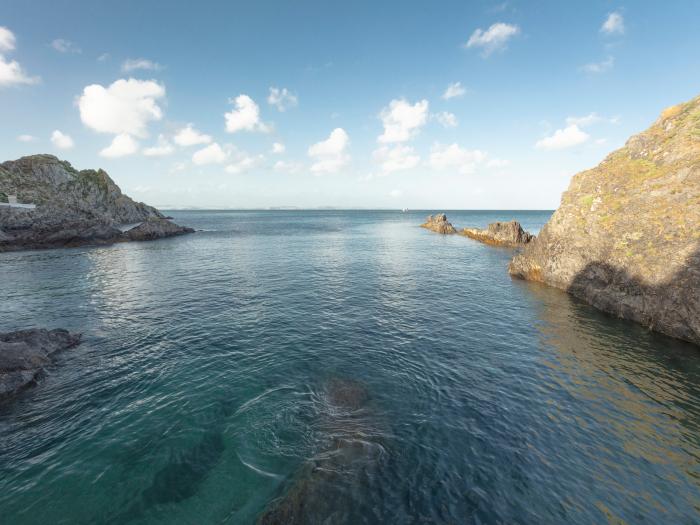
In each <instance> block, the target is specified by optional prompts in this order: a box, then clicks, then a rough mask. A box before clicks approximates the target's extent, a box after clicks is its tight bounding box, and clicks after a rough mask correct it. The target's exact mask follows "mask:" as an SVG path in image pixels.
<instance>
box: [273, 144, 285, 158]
mask: <svg viewBox="0 0 700 525" xmlns="http://www.w3.org/2000/svg"><path fill="white" fill-rule="evenodd" d="M286 149H287V148H286V147H285V146H284V144H282V143H281V142H275V143H274V144H273V145H272V153H274V154H275V155H280V154H282V153H284V152H285V150H286Z"/></svg>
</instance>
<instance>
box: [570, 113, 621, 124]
mask: <svg viewBox="0 0 700 525" xmlns="http://www.w3.org/2000/svg"><path fill="white" fill-rule="evenodd" d="M619 120H620V119H619V117H612V118H607V117H603V116H601V115H598V113H596V112H593V113H589V114H588V115H584V116H583V117H566V124H567V126H570V125H572V124H573V125H576V126H578V127H580V128H585V127H587V126H592V125H593V124H598V123H601V122H607V123H609V124H617V123H618V122H619Z"/></svg>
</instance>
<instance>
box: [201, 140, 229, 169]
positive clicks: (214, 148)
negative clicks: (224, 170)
mask: <svg viewBox="0 0 700 525" xmlns="http://www.w3.org/2000/svg"><path fill="white" fill-rule="evenodd" d="M227 158H228V155H227V154H226V152H225V151H224V150H223V149H222V148H221V146H219V144H217V143H216V142H214V143H213V144H210V145H209V146H206V147H204V148H202V149H200V150H197V151H195V152H194V154H193V155H192V162H194V163H195V164H197V165H198V166H202V165H204V164H221V163H223V162H226V159H227Z"/></svg>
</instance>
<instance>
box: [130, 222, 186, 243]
mask: <svg viewBox="0 0 700 525" xmlns="http://www.w3.org/2000/svg"><path fill="white" fill-rule="evenodd" d="M192 232H194V230H193V229H192V228H186V227H184V226H178V225H177V224H175V223H173V222H170V221H169V220H167V219H161V218H158V217H151V218H149V219H148V220H146V221H144V222H143V223H141V224H140V225H139V226H136V227H135V228H132V229H130V230H128V231H127V232H125V236H126V237H128V238H129V239H130V240H132V241H151V240H154V239H161V238H163V237H172V236H173V235H182V234H184V233H192Z"/></svg>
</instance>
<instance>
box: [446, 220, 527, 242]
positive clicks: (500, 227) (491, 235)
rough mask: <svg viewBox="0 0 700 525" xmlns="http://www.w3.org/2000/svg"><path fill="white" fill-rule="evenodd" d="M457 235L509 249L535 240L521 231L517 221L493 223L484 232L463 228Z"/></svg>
mask: <svg viewBox="0 0 700 525" xmlns="http://www.w3.org/2000/svg"><path fill="white" fill-rule="evenodd" d="M459 233H460V234H461V235H466V236H467V237H469V238H470V239H475V240H477V241H481V242H484V243H486V244H491V245H493V246H505V247H509V248H516V247H519V246H524V245H526V244H527V243H529V242H530V241H532V240H533V239H534V238H535V236H534V235H532V234H530V233H528V232H526V231H525V230H523V228H522V226H521V225H520V223H519V222H518V221H510V222H493V223H491V224H489V226H488V228H486V229H485V230H480V229H478V228H464V229H463V230H462V231H460V232H459Z"/></svg>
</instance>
